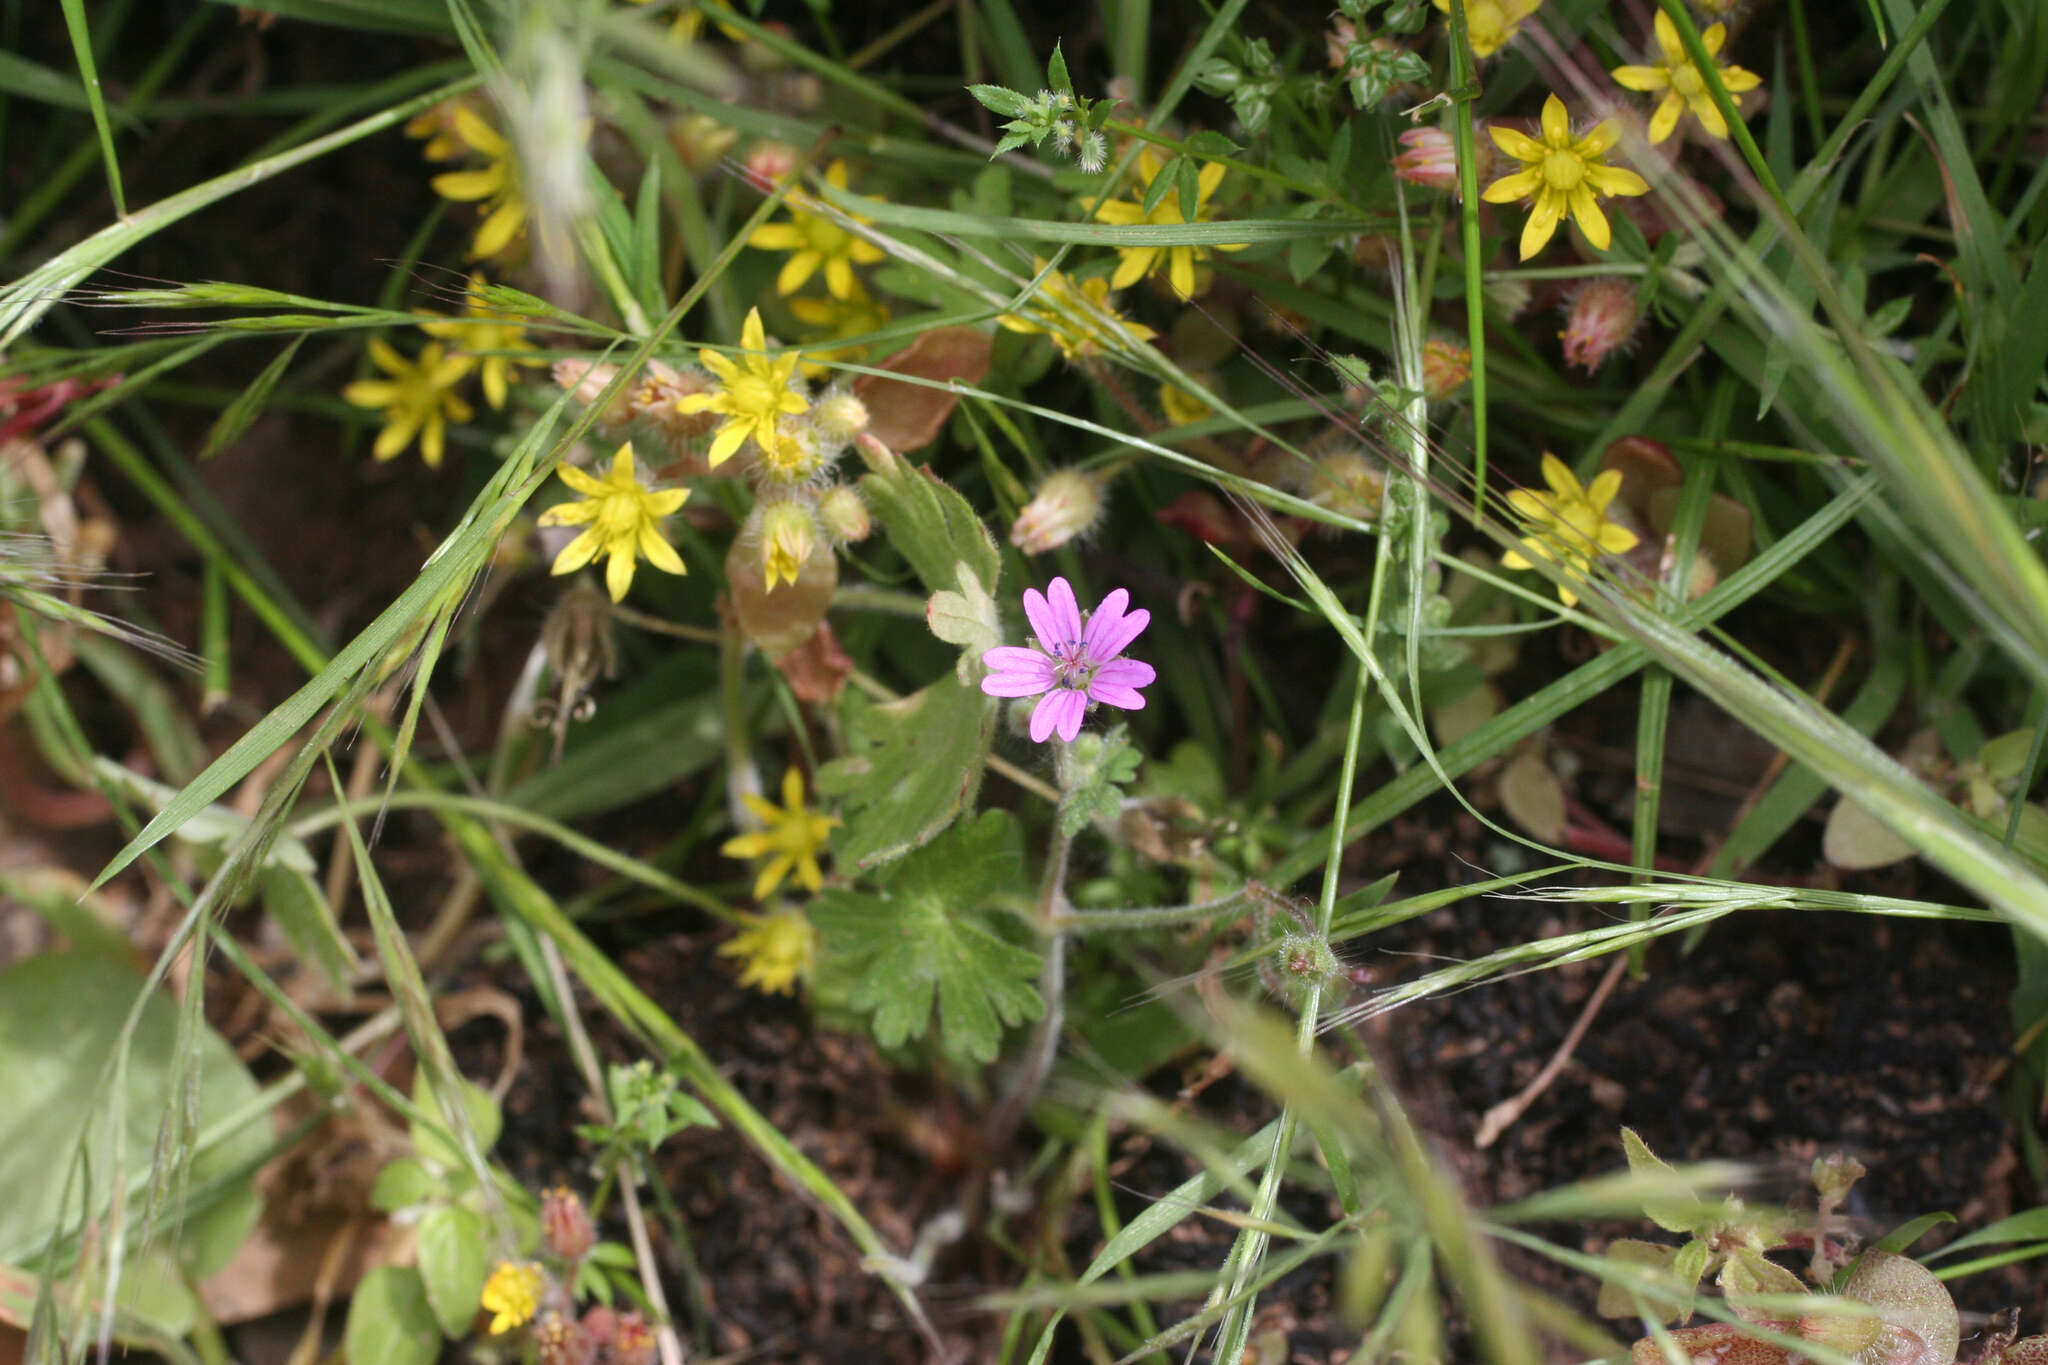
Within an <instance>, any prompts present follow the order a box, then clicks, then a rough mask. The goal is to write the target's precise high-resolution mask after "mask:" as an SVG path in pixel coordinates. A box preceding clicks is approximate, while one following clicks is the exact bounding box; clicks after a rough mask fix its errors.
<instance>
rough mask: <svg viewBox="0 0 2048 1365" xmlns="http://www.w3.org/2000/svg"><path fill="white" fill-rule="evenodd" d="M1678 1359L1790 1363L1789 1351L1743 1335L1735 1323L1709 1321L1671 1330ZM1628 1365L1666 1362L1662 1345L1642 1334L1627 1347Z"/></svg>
mask: <svg viewBox="0 0 2048 1365" xmlns="http://www.w3.org/2000/svg"><path fill="white" fill-rule="evenodd" d="M1670 1336H1671V1344H1672V1345H1674V1346H1676V1347H1677V1348H1678V1349H1679V1351H1680V1352H1681V1355H1680V1357H1679V1358H1680V1359H1681V1360H1684V1359H1691V1360H1693V1361H1696V1362H1698V1363H1699V1365H1706V1363H1707V1362H1708V1361H1711V1362H1713V1365H1789V1362H1790V1361H1791V1359H1792V1354H1791V1352H1789V1351H1787V1350H1786V1349H1785V1348H1784V1347H1782V1346H1773V1345H1772V1344H1771V1343H1770V1342H1768V1341H1758V1340H1757V1339H1756V1338H1755V1337H1750V1336H1744V1335H1743V1334H1742V1329H1741V1328H1740V1327H1738V1326H1736V1325H1735V1324H1734V1323H1729V1322H1710V1323H1708V1324H1706V1325H1705V1326H1703V1327H1680V1328H1678V1329H1677V1330H1676V1331H1674V1332H1672V1333H1671V1334H1670ZM1628 1358H1629V1365H1665V1362H1666V1359H1667V1358H1666V1356H1665V1354H1664V1348H1663V1347H1662V1346H1661V1345H1659V1344H1658V1342H1657V1339H1656V1338H1655V1337H1644V1338H1643V1339H1642V1340H1641V1341H1638V1342H1637V1343H1636V1344H1635V1345H1634V1346H1632V1347H1630V1348H1629V1353H1628Z"/></svg>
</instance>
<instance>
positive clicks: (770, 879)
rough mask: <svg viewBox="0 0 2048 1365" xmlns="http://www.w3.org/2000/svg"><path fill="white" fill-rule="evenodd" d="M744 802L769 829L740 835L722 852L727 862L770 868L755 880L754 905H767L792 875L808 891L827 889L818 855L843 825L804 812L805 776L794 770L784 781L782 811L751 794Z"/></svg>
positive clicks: (769, 802) (827, 818) (783, 776)
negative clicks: (758, 861) (751, 861)
mask: <svg viewBox="0 0 2048 1365" xmlns="http://www.w3.org/2000/svg"><path fill="white" fill-rule="evenodd" d="M740 800H742V801H744V802H746V805H747V809H748V810H750V811H752V812H753V813H754V814H755V815H756V816H757V817H758V818H759V819H760V820H761V822H762V824H763V826H764V828H761V829H757V830H754V831H752V832H750V833H747V834H739V835H735V836H733V837H732V838H730V839H727V840H726V841H725V844H724V846H723V847H721V848H720V849H719V850H718V851H719V852H720V853H723V854H724V855H725V856H726V857H728V858H767V859H768V865H767V866H766V867H764V868H762V869H761V875H760V876H759V877H756V878H755V879H754V899H755V900H757V901H759V900H766V899H768V896H769V893H770V892H772V891H774V890H775V888H776V887H778V886H780V885H782V879H783V878H784V877H787V876H788V875H789V874H790V872H791V870H792V869H793V870H794V871H795V872H796V879H797V880H798V881H799V882H801V883H803V885H804V887H805V889H806V890H810V891H816V890H817V889H818V888H819V887H821V886H823V885H824V884H825V874H824V873H823V872H821V871H819V870H818V854H819V852H820V851H821V850H822V849H823V848H824V847H825V844H826V841H827V840H829V839H830V838H831V837H832V829H833V827H834V826H835V825H837V824H838V823H839V821H838V819H837V818H835V817H833V816H830V815H813V814H812V813H811V812H809V811H807V810H805V809H804V777H803V774H802V773H800V772H798V771H797V770H796V769H795V768H791V769H790V770H789V771H788V772H786V773H784V774H783V775H782V804H781V805H780V806H777V805H775V804H774V803H773V802H771V801H769V800H768V799H767V798H766V797H761V796H755V795H753V794H752V793H749V794H747V795H745V796H742V797H741V798H740Z"/></svg>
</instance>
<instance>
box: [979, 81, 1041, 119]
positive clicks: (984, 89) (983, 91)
mask: <svg viewBox="0 0 2048 1365" xmlns="http://www.w3.org/2000/svg"><path fill="white" fill-rule="evenodd" d="M967 93H968V94H970V95H972V96H974V98H976V99H977V100H979V101H981V103H982V105H983V106H984V107H986V108H988V109H991V110H993V111H995V112H996V113H998V114H1001V115H1002V116H1003V117H1004V118H1021V117H1023V115H1024V114H1025V113H1026V112H1027V111H1029V110H1030V108H1031V101H1030V100H1028V99H1026V98H1025V97H1024V96H1022V95H1020V94H1018V93H1017V92H1016V91H1014V90H1012V89H1010V88H1009V87H1008V86H1005V85H970V86H968V87H967Z"/></svg>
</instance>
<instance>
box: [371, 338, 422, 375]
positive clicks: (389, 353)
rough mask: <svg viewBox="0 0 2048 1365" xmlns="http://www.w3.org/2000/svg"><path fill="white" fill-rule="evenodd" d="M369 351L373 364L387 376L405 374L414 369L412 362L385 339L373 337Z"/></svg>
mask: <svg viewBox="0 0 2048 1365" xmlns="http://www.w3.org/2000/svg"><path fill="white" fill-rule="evenodd" d="M369 351H370V360H371V363H373V364H374V365H376V367H377V368H378V369H380V370H382V371H384V373H386V374H404V373H406V372H407V371H409V370H411V369H412V362H411V361H409V360H407V359H406V358H405V357H404V356H402V355H400V354H399V353H398V350H397V348H396V347H394V346H392V344H391V343H390V342H388V341H386V340H385V339H384V338H383V337H371V338H370V345H369Z"/></svg>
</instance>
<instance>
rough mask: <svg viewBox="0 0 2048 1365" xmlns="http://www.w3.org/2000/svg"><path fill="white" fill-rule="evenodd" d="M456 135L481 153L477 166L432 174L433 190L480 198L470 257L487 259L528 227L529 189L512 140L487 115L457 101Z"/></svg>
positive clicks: (463, 199)
mask: <svg viewBox="0 0 2048 1365" xmlns="http://www.w3.org/2000/svg"><path fill="white" fill-rule="evenodd" d="M454 123H455V135H456V137H457V138H459V139H460V140H461V141H462V142H463V143H464V144H465V145H467V146H468V147H470V148H471V149H472V150H474V151H475V152H476V153H477V155H479V156H481V157H483V159H484V160H485V162H487V163H488V164H486V165H485V166H483V167H482V168H481V169H479V170H473V171H449V172H447V173H446V174H445V175H437V176H435V177H434V181H433V184H434V193H436V194H438V195H440V196H441V197H442V198H443V199H453V200H454V201H455V202H457V203H459V204H471V203H476V202H479V201H481V202H482V203H483V206H484V221H483V222H482V224H480V225H479V226H478V228H477V230H476V237H475V239H474V240H473V241H472V242H471V243H470V248H469V255H470V259H472V260H479V261H481V260H488V259H490V258H491V257H493V256H497V255H499V254H501V253H503V252H505V251H506V250H507V249H509V248H511V247H512V246H513V245H514V244H515V243H516V242H517V241H518V240H519V239H520V238H521V237H523V236H524V235H525V233H526V218H527V208H526V193H525V191H524V189H522V188H521V185H520V181H519V158H518V157H517V156H516V155H515V154H514V153H513V151H512V144H511V143H510V142H507V141H506V140H505V137H504V135H503V134H501V133H500V132H499V131H498V130H497V129H496V128H493V127H491V125H490V124H489V123H487V122H485V121H484V119H483V116H482V115H480V114H478V113H477V112H476V111H475V110H474V109H471V108H470V107H469V106H467V105H457V106H456V108H455V114H454Z"/></svg>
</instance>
